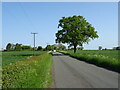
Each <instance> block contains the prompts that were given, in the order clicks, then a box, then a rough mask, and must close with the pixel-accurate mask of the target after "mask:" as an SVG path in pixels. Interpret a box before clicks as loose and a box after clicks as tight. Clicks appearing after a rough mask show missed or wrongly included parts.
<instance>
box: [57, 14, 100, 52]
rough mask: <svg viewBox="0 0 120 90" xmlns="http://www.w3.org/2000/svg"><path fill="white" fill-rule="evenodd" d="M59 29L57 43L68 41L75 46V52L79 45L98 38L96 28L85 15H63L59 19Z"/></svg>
mask: <svg viewBox="0 0 120 90" xmlns="http://www.w3.org/2000/svg"><path fill="white" fill-rule="evenodd" d="M58 28H61V30H58V32H57V33H56V37H57V39H56V43H68V44H69V45H70V46H74V53H75V52H76V48H77V46H78V45H79V46H82V45H83V43H88V42H89V41H90V39H95V38H98V37H99V36H98V35H97V31H95V28H94V27H93V26H92V25H91V24H90V23H89V22H87V21H86V20H85V18H84V17H83V16H76V15H74V16H72V17H62V19H60V20H59V24H58Z"/></svg>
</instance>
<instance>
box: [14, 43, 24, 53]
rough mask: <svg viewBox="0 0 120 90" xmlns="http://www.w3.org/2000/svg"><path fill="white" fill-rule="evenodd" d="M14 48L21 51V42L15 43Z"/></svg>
mask: <svg viewBox="0 0 120 90" xmlns="http://www.w3.org/2000/svg"><path fill="white" fill-rule="evenodd" d="M15 50H16V51H21V50H22V44H18V43H16V45H15Z"/></svg>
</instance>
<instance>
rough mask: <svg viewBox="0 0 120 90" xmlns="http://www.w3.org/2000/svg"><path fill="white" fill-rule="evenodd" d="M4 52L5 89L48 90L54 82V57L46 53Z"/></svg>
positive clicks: (3, 79)
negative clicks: (28, 89)
mask: <svg viewBox="0 0 120 90" xmlns="http://www.w3.org/2000/svg"><path fill="white" fill-rule="evenodd" d="M32 55H33V52H32V51H10V52H3V55H2V57H3V72H2V73H3V74H2V81H3V84H2V87H3V88H47V87H48V86H49V85H50V83H51V82H52V79H51V78H52V76H51V70H52V56H51V54H48V53H47V52H45V51H36V52H35V56H32Z"/></svg>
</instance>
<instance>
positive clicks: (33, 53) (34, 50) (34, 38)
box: [31, 32, 38, 56]
mask: <svg viewBox="0 0 120 90" xmlns="http://www.w3.org/2000/svg"><path fill="white" fill-rule="evenodd" d="M31 34H33V35H34V50H33V56H34V55H35V34H38V33H32V32H31Z"/></svg>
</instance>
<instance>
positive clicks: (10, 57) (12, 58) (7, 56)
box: [2, 51, 45, 66]
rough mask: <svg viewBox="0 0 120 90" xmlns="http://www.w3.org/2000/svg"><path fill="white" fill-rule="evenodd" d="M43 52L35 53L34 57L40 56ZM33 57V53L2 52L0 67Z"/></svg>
mask: <svg viewBox="0 0 120 90" xmlns="http://www.w3.org/2000/svg"><path fill="white" fill-rule="evenodd" d="M43 53H45V51H35V55H36V56H37V55H41V54H43ZM32 55H33V51H7V52H2V66H5V65H9V64H12V63H15V62H17V61H20V60H25V59H27V58H29V57H30V56H32Z"/></svg>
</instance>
